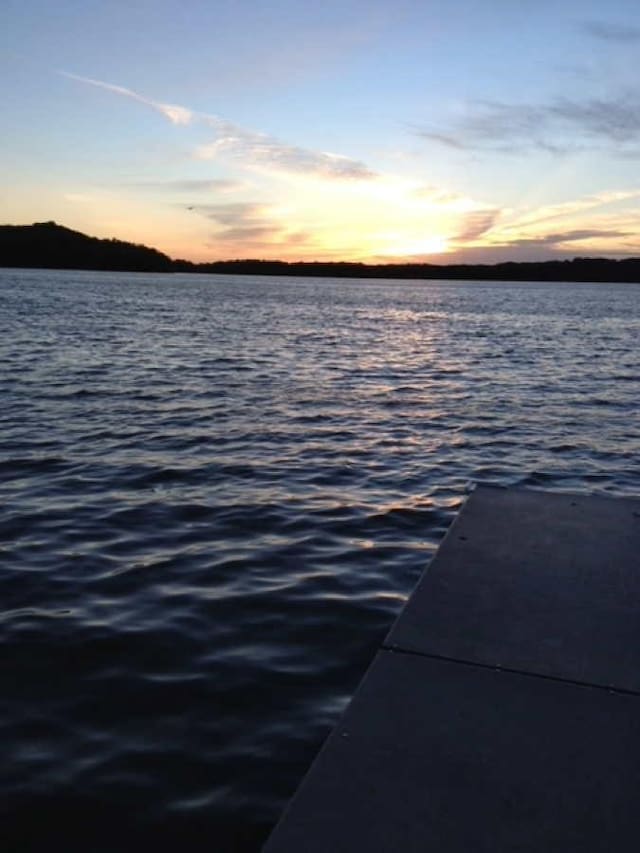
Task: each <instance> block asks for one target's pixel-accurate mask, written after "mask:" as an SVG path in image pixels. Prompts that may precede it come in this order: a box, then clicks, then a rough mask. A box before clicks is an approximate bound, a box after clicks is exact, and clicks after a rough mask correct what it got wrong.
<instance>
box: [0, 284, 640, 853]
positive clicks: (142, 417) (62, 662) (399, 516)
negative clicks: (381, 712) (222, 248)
mask: <svg viewBox="0 0 640 853" xmlns="http://www.w3.org/2000/svg"><path fill="white" fill-rule="evenodd" d="M639 341H640V286H636V285H600V284H598V285H588V284H567V285H554V284H535V283H530V284H526V283H525V284H493V283H469V284H465V283H456V282H429V283H420V282H365V281H349V282H347V281H339V280H296V279H260V278H236V279H234V278H228V279H227V278H224V277H196V276H193V277H190V276H167V277H155V276H144V275H125V274H101V273H80V272H74V273H65V272H31V271H21V272H18V271H10V270H4V271H0V391H1V398H0V399H1V407H0V425H1V431H0V496H1V505H0V560H1V567H0V654H1V671H2V690H1V692H0V734H1V742H2V744H3V752H2V761H1V762H0V801H1V803H2V805H1V806H0V808H1V809H2V812H3V814H2V816H1V818H0V834H1V840H0V843H1V844H2V849H3V851H6V853H12V851H30V850H38V851H39V850H47V851H52V850H53V851H58V850H60V851H65V853H67V851H68V852H69V853H71V852H72V851H87V853H100V851H109V853H110V851H130V850H131V851H133V850H135V851H136V853H138V851H139V850H140V849H143V848H144V846H145V845H148V849H154V850H156V851H157V850H163V849H171V850H176V849H179V850H182V851H185V853H188V851H204V850H206V851H228V850H239V851H242V850H246V851H249V850H256V849H258V848H259V846H260V843H261V841H262V840H263V839H264V837H265V834H266V833H267V832H268V829H269V827H270V825H271V824H272V823H273V821H274V820H275V819H276V818H277V816H278V815H279V813H280V810H281V808H282V807H283V805H284V803H285V802H286V800H287V798H288V797H289V795H290V794H291V793H292V791H293V790H294V789H295V787H296V785H297V783H298V781H299V779H300V777H301V775H302V774H303V773H304V772H305V770H306V768H307V766H308V764H309V762H310V761H311V759H312V758H313V756H314V754H315V752H316V750H317V748H318V747H319V745H320V744H321V742H322V740H323V738H324V737H325V735H326V734H327V732H328V731H329V729H330V727H331V726H332V725H333V724H334V723H335V721H336V719H337V716H338V715H339V713H340V712H341V710H342V709H343V707H344V706H345V703H346V702H347V701H348V698H349V696H350V694H351V692H352V691H353V689H354V687H355V686H356V684H357V683H358V681H359V679H360V677H361V675H362V673H363V671H364V669H365V668H366V666H367V664H368V662H369V660H370V658H371V656H372V654H373V651H374V649H375V648H376V646H377V645H378V644H379V643H380V642H381V640H382V639H383V637H384V635H385V634H386V631H387V630H388V628H389V626H390V624H391V622H392V621H393V619H394V617H395V616H396V614H397V613H398V611H399V609H400V607H401V606H402V603H403V601H404V600H405V597H406V596H407V594H408V593H409V592H410V590H411V589H412V587H413V585H414V583H415V581H416V580H417V578H418V576H419V574H420V572H421V571H422V570H423V568H424V567H425V566H426V564H427V563H428V561H429V558H430V557H431V555H432V554H433V552H434V549H435V547H436V545H437V543H438V541H439V540H440V538H441V537H442V535H443V533H444V532H445V530H446V528H447V526H448V525H449V524H450V522H451V521H452V519H453V517H454V515H455V513H456V510H457V508H458V507H459V506H460V503H461V501H462V500H463V498H464V495H465V490H466V488H467V486H468V484H469V483H470V482H471V481H484V482H492V483H501V484H516V483H517V484H523V485H526V486H529V487H534V488H535V487H543V488H546V489H553V490H570V491H576V490H577V491H584V492H600V493H602V492H607V493H610V494H636V495H637V494H638V493H640V417H639V410H638V401H639V400H640V351H639V347H638V342H639Z"/></svg>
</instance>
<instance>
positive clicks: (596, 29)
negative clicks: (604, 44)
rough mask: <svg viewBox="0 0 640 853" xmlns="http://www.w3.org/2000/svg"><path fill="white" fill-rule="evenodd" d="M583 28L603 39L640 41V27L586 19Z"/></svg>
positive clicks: (595, 36) (628, 41)
mask: <svg viewBox="0 0 640 853" xmlns="http://www.w3.org/2000/svg"><path fill="white" fill-rule="evenodd" d="M583 28H584V29H585V30H586V31H587V33H588V34H589V35H590V36H593V37H594V38H597V39H600V40H601V41H609V42H611V41H612V42H618V43H620V42H622V43H625V42H626V43H634V42H638V41H640V27H634V26H629V25H628V24H618V23H615V22H612V21H585V23H584V25H583Z"/></svg>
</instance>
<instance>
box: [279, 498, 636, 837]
mask: <svg viewBox="0 0 640 853" xmlns="http://www.w3.org/2000/svg"><path fill="white" fill-rule="evenodd" d="M354 630H356V629H355V628H354ZM264 849H265V853H316V851H323V853H343V851H344V853H346V851H350V853H351V852H352V851H360V850H363V851H373V852H374V853H383V851H384V853H404V851H429V853H507V851H508V852H509V853H511V851H518V853H524V851H527V853H528V851H536V853H555V851H563V853H573V851H575V853H592V851H594V853H595V851H598V853H605V851H606V853H610V851H615V853H626V851H629V852H630V853H631V851H633V853H636V851H637V850H638V849H640V500H636V499H626V498H624V499H623V498H607V497H588V496H580V495H562V494H551V493H545V492H534V491H526V490H519V489H499V488H492V487H488V486H481V487H478V488H477V489H476V490H475V491H474V492H473V493H472V494H471V496H470V497H469V498H468V500H467V502H466V503H465V505H464V507H463V509H462V510H461V512H460V514H459V516H458V518H457V519H456V521H455V522H454V524H453V525H452V527H451V528H450V530H449V532H448V534H447V536H446V538H445V540H444V541H443V543H442V544H441V546H440V548H439V550H438V553H437V555H436V556H435V558H434V560H433V561H432V563H431V565H430V566H429V568H428V570H427V571H426V572H425V573H424V575H423V577H422V578H421V580H420V582H419V583H418V586H417V587H416V589H415V591H414V593H413V595H412V596H411V598H410V599H409V601H408V602H407V604H406V606H405V608H404V610H403V611H402V613H401V615H400V617H399V618H398V620H397V622H396V624H395V625H394V626H393V628H392V629H391V631H390V633H389V635H388V637H387V639H386V641H385V643H384V644H383V646H382V648H381V649H380V651H379V652H378V654H377V655H376V657H375V659H374V661H373V663H372V665H371V667H370V668H369V671H368V672H367V674H366V675H365V677H364V679H363V681H362V683H361V685H360V687H359V688H358V690H357V692H356V694H355V696H354V697H353V699H352V701H351V704H350V705H349V707H348V709H347V710H346V712H345V714H344V716H343V718H342V719H341V721H340V723H339V724H338V725H337V727H336V728H335V730H334V731H333V733H332V734H331V735H330V736H329V738H328V739H327V742H326V743H325V745H324V747H323V748H322V750H321V751H320V753H319V755H318V757H317V758H316V760H315V762H314V763H313V765H312V767H311V769H310V771H309V772H308V774H307V776H306V777H305V779H304V780H303V782H302V784H301V786H300V788H299V790H298V792H297V793H296V795H295V796H294V798H293V800H292V802H291V803H290V805H289V806H288V808H287V809H286V810H285V813H284V815H283V817H282V819H281V820H280V822H279V823H278V825H277V826H276V828H275V830H274V831H273V833H272V835H271V837H270V839H269V841H268V842H267V844H266V847H265V848H264Z"/></svg>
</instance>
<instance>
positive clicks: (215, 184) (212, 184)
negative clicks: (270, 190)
mask: <svg viewBox="0 0 640 853" xmlns="http://www.w3.org/2000/svg"><path fill="white" fill-rule="evenodd" d="M127 186H129V187H136V188H138V189H142V190H150V191H153V192H155V191H158V192H175V193H233V192H236V191H238V190H242V189H244V188H245V184H243V183H242V182H241V181H234V180H231V179H227V178H211V179H207V178H203V179H186V180H175V181H131V182H129V183H127Z"/></svg>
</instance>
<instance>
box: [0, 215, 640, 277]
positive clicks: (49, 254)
mask: <svg viewBox="0 0 640 853" xmlns="http://www.w3.org/2000/svg"><path fill="white" fill-rule="evenodd" d="M0 266H3V267H31V268H41V269H83V270H111V271H121V272H188V273H226V274H228V275H279V276H282V275H290V276H318V277H335V278H399V279H462V280H481V281H482V280H485V281H621V282H640V257H637V258H635V257H634V258H623V259H621V260H613V259H611V258H589V257H577V258H573V259H572V260H553V261H533V262H528V261H508V262H504V263H497V264H421V263H403V264H398V263H392V264H364V263H356V262H346V261H327V262H324V261H294V262H289V261H266V260H257V259H255V260H252V259H247V260H231V261H213V262H210V263H199V264H197V263H193V262H191V261H186V260H172V259H171V258H170V257H168V255H165V254H163V253H162V252H159V251H157V249H150V248H148V247H147V246H142V245H139V244H136V243H127V242H124V241H122V240H114V239H110V240H103V239H98V238H97V237H88V236H87V235H86V234H81V233H80V232H78V231H72V230H71V229H70V228H65V227H63V226H62V225H57V224H56V223H55V222H37V223H35V224H33V225H1V226H0Z"/></svg>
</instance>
